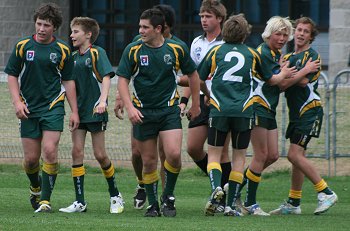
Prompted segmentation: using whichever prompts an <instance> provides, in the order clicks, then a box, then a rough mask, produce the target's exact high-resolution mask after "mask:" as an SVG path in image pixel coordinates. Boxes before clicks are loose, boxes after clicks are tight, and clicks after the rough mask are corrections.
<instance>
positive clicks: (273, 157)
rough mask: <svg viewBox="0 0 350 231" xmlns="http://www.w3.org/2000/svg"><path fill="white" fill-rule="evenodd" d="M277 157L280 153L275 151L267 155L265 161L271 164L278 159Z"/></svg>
mask: <svg viewBox="0 0 350 231" xmlns="http://www.w3.org/2000/svg"><path fill="white" fill-rule="evenodd" d="M279 157H280V155H279V153H278V152H276V153H271V154H270V155H269V156H268V158H267V160H266V162H267V163H269V165H271V164H273V163H275V162H276V161H277V160H278V158H279Z"/></svg>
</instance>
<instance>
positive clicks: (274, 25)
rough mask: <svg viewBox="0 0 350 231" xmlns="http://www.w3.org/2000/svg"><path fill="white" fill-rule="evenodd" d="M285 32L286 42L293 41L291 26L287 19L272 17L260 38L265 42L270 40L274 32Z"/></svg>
mask: <svg viewBox="0 0 350 231" xmlns="http://www.w3.org/2000/svg"><path fill="white" fill-rule="evenodd" d="M282 30H286V31H287V34H288V41H291V40H292V39H293V25H292V23H291V22H290V20H289V18H288V17H287V18H282V17H281V16H273V17H272V18H270V19H269V20H268V21H267V23H266V27H265V30H264V32H263V33H262V35H261V37H262V38H263V40H264V41H265V42H267V40H268V39H269V38H270V36H271V35H272V34H273V33H274V32H280V31H282Z"/></svg>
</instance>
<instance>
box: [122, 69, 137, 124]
mask: <svg viewBox="0 0 350 231" xmlns="http://www.w3.org/2000/svg"><path fill="white" fill-rule="evenodd" d="M129 82H130V80H129V79H127V78H124V77H122V76H119V77H118V91H119V95H120V97H121V100H122V101H123V103H124V105H125V109H126V111H127V112H128V116H129V120H130V121H131V123H132V124H138V123H142V118H143V115H142V114H141V112H140V111H139V110H137V109H136V108H135V107H134V105H133V104H132V102H131V98H130V94H129Z"/></svg>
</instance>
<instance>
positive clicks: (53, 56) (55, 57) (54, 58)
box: [50, 53, 57, 63]
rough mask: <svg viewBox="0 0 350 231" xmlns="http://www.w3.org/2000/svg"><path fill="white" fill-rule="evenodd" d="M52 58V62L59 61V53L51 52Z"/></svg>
mask: <svg viewBox="0 0 350 231" xmlns="http://www.w3.org/2000/svg"><path fill="white" fill-rule="evenodd" d="M50 60H51V62H52V63H57V53H50Z"/></svg>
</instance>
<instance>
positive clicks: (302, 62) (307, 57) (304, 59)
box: [301, 51, 310, 66]
mask: <svg viewBox="0 0 350 231" xmlns="http://www.w3.org/2000/svg"><path fill="white" fill-rule="evenodd" d="M309 54H310V53H309V51H305V53H304V57H303V60H302V61H301V64H302V65H303V66H305V63H306V62H307V61H308V59H309Z"/></svg>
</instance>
